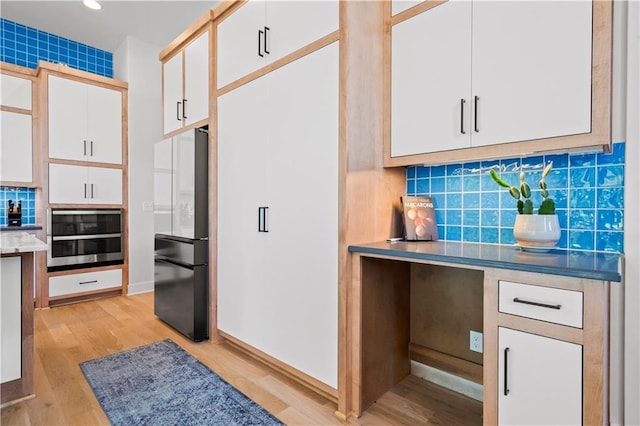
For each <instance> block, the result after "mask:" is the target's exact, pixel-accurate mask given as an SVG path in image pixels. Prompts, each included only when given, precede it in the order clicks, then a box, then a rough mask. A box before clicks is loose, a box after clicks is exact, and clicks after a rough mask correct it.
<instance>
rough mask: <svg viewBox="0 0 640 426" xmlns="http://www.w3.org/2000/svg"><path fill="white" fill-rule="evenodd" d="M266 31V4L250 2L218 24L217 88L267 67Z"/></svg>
mask: <svg viewBox="0 0 640 426" xmlns="http://www.w3.org/2000/svg"><path fill="white" fill-rule="evenodd" d="M264 27H265V0H249V1H248V2H247V3H245V4H243V5H242V7H240V8H239V9H238V10H237V11H235V12H234V13H233V14H231V15H230V16H228V17H227V18H225V19H224V20H223V21H222V22H220V23H219V24H218V53H217V74H218V88H221V87H224V86H226V85H227V84H229V83H231V82H233V81H235V80H237V79H239V78H240V77H243V76H245V75H247V74H249V73H250V72H252V71H255V70H257V69H258V68H260V67H262V66H264V64H265V53H264V46H262V41H263V39H262V37H263V36H261V35H260V34H259V31H264ZM261 55H262V56H261Z"/></svg>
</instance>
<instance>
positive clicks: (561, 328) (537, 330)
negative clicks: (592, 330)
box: [498, 313, 585, 345]
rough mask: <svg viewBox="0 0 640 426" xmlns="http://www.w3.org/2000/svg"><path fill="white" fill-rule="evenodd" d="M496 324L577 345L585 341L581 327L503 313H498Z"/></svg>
mask: <svg viewBox="0 0 640 426" xmlns="http://www.w3.org/2000/svg"><path fill="white" fill-rule="evenodd" d="M498 324H500V327H507V328H512V329H514V330H520V331H525V332H527V333H531V334H537V335H540V336H545V337H551V338H552V339H557V340H563V341H566V342H571V343H576V344H578V345H583V344H584V343H585V340H584V333H583V331H582V329H581V328H574V327H569V326H566V325H561V324H554V323H551V322H545V321H541V320H535V319H531V318H527V317H519V316H517V315H510V314H504V313H498Z"/></svg>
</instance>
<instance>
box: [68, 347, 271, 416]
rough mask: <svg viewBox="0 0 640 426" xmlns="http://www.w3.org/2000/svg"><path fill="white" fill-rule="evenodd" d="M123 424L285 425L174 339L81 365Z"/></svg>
mask: <svg viewBox="0 0 640 426" xmlns="http://www.w3.org/2000/svg"><path fill="white" fill-rule="evenodd" d="M80 368H81V369H82V372H83V373H84V375H85V377H86V378H87V381H88V382H89V384H90V385H91V388H92V389H93V392H94V393H95V395H96V398H97V399H98V402H100V405H101V406H102V409H103V410H104V412H105V413H106V414H107V417H108V418H109V420H110V421H111V423H112V424H113V425H114V426H118V425H127V426H129V425H162V426H165V425H224V426H230V425H282V423H281V422H280V421H279V420H278V419H276V418H275V417H273V416H272V415H271V414H269V413H268V412H267V411H266V410H265V409H263V408H262V407H260V406H259V405H258V404H256V403H255V402H254V401H252V400H251V399H249V398H247V397H246V396H245V395H244V394H242V393H241V392H240V391H238V390H237V389H235V388H234V387H233V386H231V385H230V384H229V383H227V382H226V381H224V380H223V379H222V378H221V377H220V376H218V375H217V374H216V373H214V372H213V371H211V370H210V369H209V368H208V367H207V366H206V365H204V364H202V363H201V362H200V361H198V360H197V359H195V358H194V357H192V356H191V355H189V354H188V353H187V352H185V351H184V350H183V349H182V348H181V347H180V346H178V345H176V344H175V343H173V342H172V341H171V340H169V339H167V340H163V341H161V342H156V343H152V344H150V345H146V346H141V347H139V348H134V349H130V350H127V351H124V352H120V353H117V354H113V355H109V356H105V357H103V358H98V359H94V360H91V361H85V362H83V363H81V364H80Z"/></svg>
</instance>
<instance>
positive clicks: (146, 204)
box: [142, 201, 153, 212]
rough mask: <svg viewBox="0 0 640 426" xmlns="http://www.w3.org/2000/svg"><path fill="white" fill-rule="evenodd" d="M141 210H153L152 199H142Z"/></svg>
mask: <svg viewBox="0 0 640 426" xmlns="http://www.w3.org/2000/svg"><path fill="white" fill-rule="evenodd" d="M142 211H143V212H152V211H153V201H143V202H142Z"/></svg>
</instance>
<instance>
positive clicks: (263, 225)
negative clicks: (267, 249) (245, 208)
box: [258, 207, 269, 232]
mask: <svg viewBox="0 0 640 426" xmlns="http://www.w3.org/2000/svg"><path fill="white" fill-rule="evenodd" d="M268 209H269V207H258V232H269V229H268V223H267V210H268Z"/></svg>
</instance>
